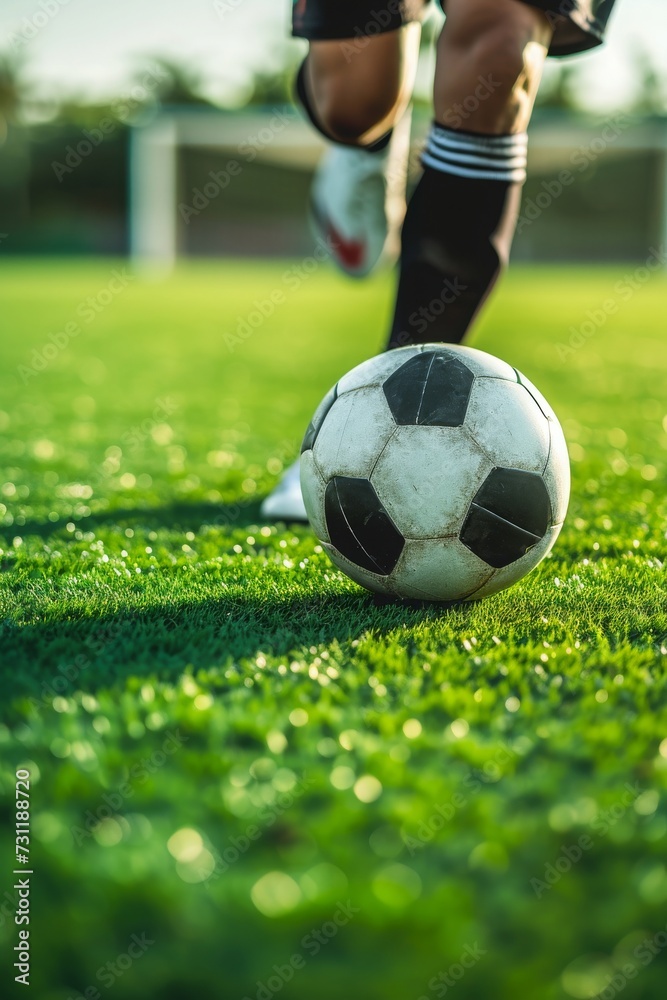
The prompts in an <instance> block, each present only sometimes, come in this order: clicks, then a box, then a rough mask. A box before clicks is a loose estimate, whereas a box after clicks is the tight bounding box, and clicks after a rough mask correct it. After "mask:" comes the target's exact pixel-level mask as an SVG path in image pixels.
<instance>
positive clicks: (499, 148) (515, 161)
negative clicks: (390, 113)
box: [422, 122, 528, 184]
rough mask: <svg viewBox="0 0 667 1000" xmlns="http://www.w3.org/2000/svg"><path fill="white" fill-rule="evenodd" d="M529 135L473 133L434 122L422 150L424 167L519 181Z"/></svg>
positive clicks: (474, 176) (523, 176) (497, 179)
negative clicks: (458, 130)
mask: <svg viewBox="0 0 667 1000" xmlns="http://www.w3.org/2000/svg"><path fill="white" fill-rule="evenodd" d="M527 155H528V136H527V135H526V133H525V132H522V133H520V134H518V135H475V134H473V133H471V132H457V131H456V130H455V129H451V128H446V127H445V126H444V125H438V123H437V122H434V123H433V125H432V126H431V131H430V132H429V135H428V140H427V143H426V148H425V150H424V152H423V154H422V163H423V164H424V166H425V167H432V168H433V170H440V171H441V172H442V173H445V174H456V175H457V176H458V177H470V178H472V179H474V180H488V181H508V182H510V183H520V184H523V182H524V181H525V179H526V161H527Z"/></svg>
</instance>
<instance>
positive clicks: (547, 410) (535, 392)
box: [519, 372, 558, 422]
mask: <svg viewBox="0 0 667 1000" xmlns="http://www.w3.org/2000/svg"><path fill="white" fill-rule="evenodd" d="M519 381H520V382H521V385H523V386H525V388H526V389H527V390H528V392H529V393H530V395H531V396H532V397H533V399H534V400H535V402H536V403H537V405H538V406H539V408H540V409H541V410H542V413H543V414H544V416H545V417H548V419H549V420H555V421H556V422H558V417H557V416H556V414H555V413H554V411H553V408H552V406H551V404H550V403H549V402H548V401H547V400H546V399H545V398H544V396H543V395H542V393H541V392H540V390H539V389H538V388H537V386H535V385H533V383H532V382H531V381H530V379H529V378H526V376H525V375H524V374H523V372H519Z"/></svg>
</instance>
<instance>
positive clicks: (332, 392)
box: [301, 383, 338, 455]
mask: <svg viewBox="0 0 667 1000" xmlns="http://www.w3.org/2000/svg"><path fill="white" fill-rule="evenodd" d="M337 399H338V383H336V385H335V386H334V387H333V389H329V391H328V393H327V394H326V396H325V397H324V399H323V400H322V402H321V403H320V405H319V406H318V407H317V409H316V410H315V413H314V414H313V419H312V420H311V421H310V423H309V424H308V429H307V430H306V433H305V434H304V437H303V442H302V444H301V454H302V455H303V453H304V451H308V450H309V449H310V448H312V447H313V446H314V444H315V441H316V440H317V435H318V434H319V433H320V428H321V427H322V424H323V423H324V418H325V417H326V415H327V413H328V412H329V410H330V409H331V407H332V406H333V405H334V403H335V402H336V400H337Z"/></svg>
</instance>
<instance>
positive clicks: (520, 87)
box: [435, 0, 551, 134]
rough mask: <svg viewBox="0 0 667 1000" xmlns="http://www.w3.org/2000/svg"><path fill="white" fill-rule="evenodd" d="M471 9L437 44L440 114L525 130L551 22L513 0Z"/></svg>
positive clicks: (484, 127)
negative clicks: (469, 13) (475, 14)
mask: <svg viewBox="0 0 667 1000" xmlns="http://www.w3.org/2000/svg"><path fill="white" fill-rule="evenodd" d="M470 9H471V15H470V16H462V17H459V18H458V19H456V20H455V21H454V23H451V21H450V24H449V30H448V25H447V24H445V28H444V29H443V32H442V35H441V38H440V42H439V44H438V65H437V69H436V81H435V110H436V118H437V119H438V121H440V122H442V123H443V124H445V125H449V126H450V127H452V128H467V129H470V130H472V131H480V132H489V133H498V134H500V133H503V132H514V131H523V130H524V129H525V128H526V127H527V125H528V121H529V119H530V114H531V112H532V108H533V104H534V101H535V96H536V93H537V88H538V86H539V82H540V79H541V75H542V69H543V65H544V60H545V58H546V54H547V50H548V46H549V42H550V38H551V28H550V26H549V23H548V21H547V20H546V18H545V16H544V15H543V14H542V13H541V12H540V11H538V10H537V9H536V8H531V7H529V6H527V5H524V4H519V3H516V2H514V0H500V2H499V3H498V5H497V6H494V7H493V8H491V7H490V6H489V5H488V4H486V3H484V2H482V3H480V4H471V5H470ZM476 9H477V16H472V15H473V14H474V13H475V10H476Z"/></svg>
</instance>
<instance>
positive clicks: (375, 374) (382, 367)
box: [338, 347, 421, 396]
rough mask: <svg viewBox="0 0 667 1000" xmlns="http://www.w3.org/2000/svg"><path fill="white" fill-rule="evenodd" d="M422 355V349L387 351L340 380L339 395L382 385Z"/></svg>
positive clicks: (365, 362) (358, 366)
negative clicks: (416, 355) (406, 364)
mask: <svg viewBox="0 0 667 1000" xmlns="http://www.w3.org/2000/svg"><path fill="white" fill-rule="evenodd" d="M420 353H421V347H399V348H397V349H396V350H395V351H386V352H385V353H384V354H378V355H377V357H375V358H370V359H369V360H368V361H363V362H362V363H361V364H360V365H357V367H356V368H353V369H352V371H351V372H348V373H347V375H343V377H342V379H340V381H339V383H338V395H339V396H341V395H342V394H343V393H344V392H351V391H352V389H362V388H363V387H364V386H367V385H382V383H383V382H384V381H385V379H388V378H389V376H390V375H392V374H393V373H394V372H395V371H396V369H397V368H400V367H401V365H404V364H405V362H406V361H409V360H410V358H413V357H414V356H415V354H420Z"/></svg>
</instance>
